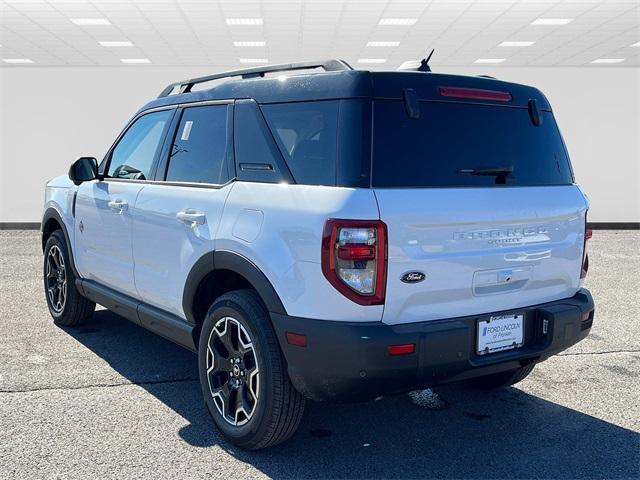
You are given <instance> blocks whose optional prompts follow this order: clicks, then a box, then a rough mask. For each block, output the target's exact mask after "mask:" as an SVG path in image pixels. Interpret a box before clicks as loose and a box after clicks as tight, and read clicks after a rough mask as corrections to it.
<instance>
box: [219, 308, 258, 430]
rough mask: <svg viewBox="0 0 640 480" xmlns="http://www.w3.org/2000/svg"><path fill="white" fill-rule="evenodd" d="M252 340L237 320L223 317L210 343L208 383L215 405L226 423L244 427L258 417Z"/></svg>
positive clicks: (255, 357) (255, 365)
mask: <svg viewBox="0 0 640 480" xmlns="http://www.w3.org/2000/svg"><path fill="white" fill-rule="evenodd" d="M259 375H260V369H259V366H258V358H257V356H256V352H255V348H254V346H253V340H252V339H251V337H250V336H249V333H248V332H247V330H246V329H245V328H244V326H243V325H242V324H241V323H240V322H239V321H238V320H236V319H235V318H232V317H223V318H221V319H220V320H218V321H217V322H216V324H215V326H214V327H213V329H212V330H211V334H210V335H209V340H208V343H207V380H208V383H209V391H210V393H211V396H212V398H213V403H214V404H215V406H216V409H217V410H218V413H220V415H221V416H222V418H224V419H225V421H226V422H227V423H229V424H230V425H233V426H236V427H237V426H241V425H244V424H245V423H247V422H248V421H249V420H250V419H251V417H252V416H253V414H254V413H255V410H256V406H257V405H258V398H259V395H260V392H259V378H260V377H259Z"/></svg>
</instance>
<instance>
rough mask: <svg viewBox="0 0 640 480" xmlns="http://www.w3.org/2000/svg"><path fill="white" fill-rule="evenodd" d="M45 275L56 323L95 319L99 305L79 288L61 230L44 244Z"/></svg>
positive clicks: (49, 300) (78, 322) (73, 323)
mask: <svg viewBox="0 0 640 480" xmlns="http://www.w3.org/2000/svg"><path fill="white" fill-rule="evenodd" d="M43 276H44V292H45V295H46V298H47V306H48V307H49V313H50V314H51V316H52V317H53V321H54V323H55V324H56V325H62V326H66V327H68V326H74V325H80V324H82V323H84V322H86V321H87V320H88V319H89V318H91V315H93V311H94V310H95V308H96V304H95V303H93V302H92V301H90V300H88V299H86V298H85V297H83V296H82V295H80V292H79V291H78V289H77V288H76V277H75V275H74V273H73V269H72V268H71V259H70V258H69V249H68V248H67V242H66V241H65V238H64V235H63V234H62V231H61V230H56V231H55V232H53V233H52V234H51V236H50V237H49V239H48V240H47V243H46V244H45V246H44V272H43Z"/></svg>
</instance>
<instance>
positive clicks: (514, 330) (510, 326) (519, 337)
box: [476, 314, 524, 355]
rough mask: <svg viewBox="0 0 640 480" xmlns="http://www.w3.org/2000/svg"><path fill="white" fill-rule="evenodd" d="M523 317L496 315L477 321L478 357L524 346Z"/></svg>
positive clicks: (519, 315)
mask: <svg viewBox="0 0 640 480" xmlns="http://www.w3.org/2000/svg"><path fill="white" fill-rule="evenodd" d="M523 339H524V315H523V314H516V315H513V314H512V315H496V316H493V317H490V318H489V319H488V320H479V321H478V343H477V349H476V352H477V353H478V355H486V354H487V353H495V352H502V351H504V350H511V349H513V348H518V347H521V346H522V345H523V344H524V340H523Z"/></svg>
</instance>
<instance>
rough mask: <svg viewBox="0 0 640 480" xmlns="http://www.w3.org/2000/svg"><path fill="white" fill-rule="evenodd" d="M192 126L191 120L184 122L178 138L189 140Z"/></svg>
mask: <svg viewBox="0 0 640 480" xmlns="http://www.w3.org/2000/svg"><path fill="white" fill-rule="evenodd" d="M192 126H193V122H192V121H191V120H189V121H188V122H184V128H183V129H182V136H181V137H180V140H189V135H191V127H192Z"/></svg>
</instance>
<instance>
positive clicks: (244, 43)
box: [233, 40, 267, 47]
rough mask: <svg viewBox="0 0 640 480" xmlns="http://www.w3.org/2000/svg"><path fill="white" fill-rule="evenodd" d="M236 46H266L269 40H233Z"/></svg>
mask: <svg viewBox="0 0 640 480" xmlns="http://www.w3.org/2000/svg"><path fill="white" fill-rule="evenodd" d="M233 46H234V47H266V46H267V42H265V41H262V40H252V41H240V42H233Z"/></svg>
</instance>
